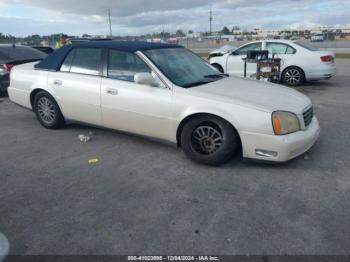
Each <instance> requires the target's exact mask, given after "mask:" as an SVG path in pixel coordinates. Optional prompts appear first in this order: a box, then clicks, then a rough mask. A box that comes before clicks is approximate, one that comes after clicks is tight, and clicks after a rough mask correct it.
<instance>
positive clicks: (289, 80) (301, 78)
mask: <svg viewBox="0 0 350 262" xmlns="http://www.w3.org/2000/svg"><path fill="white" fill-rule="evenodd" d="M282 82H283V83H284V84H286V85H287V86H300V85H302V84H304V82H305V74H304V72H303V70H301V68H299V67H296V66H291V67H288V68H287V69H285V70H284V71H283V73H282Z"/></svg>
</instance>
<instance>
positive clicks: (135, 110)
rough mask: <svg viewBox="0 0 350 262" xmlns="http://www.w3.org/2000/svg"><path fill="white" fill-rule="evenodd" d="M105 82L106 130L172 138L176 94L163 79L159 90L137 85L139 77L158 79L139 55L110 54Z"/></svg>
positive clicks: (155, 87) (103, 99)
mask: <svg viewBox="0 0 350 262" xmlns="http://www.w3.org/2000/svg"><path fill="white" fill-rule="evenodd" d="M106 60H107V61H106V64H107V68H106V77H105V78H103V79H102V85H101V103H102V117H103V124H104V126H106V127H109V128H113V129H118V130H123V131H127V132H132V133H136V134H141V135H146V136H152V137H157V138H163V139H169V138H170V130H171V124H170V120H169V119H170V117H171V112H172V106H171V103H172V91H171V89H169V88H168V87H166V86H165V85H164V84H163V83H162V82H161V81H160V80H159V79H158V80H159V81H158V84H157V85H156V86H148V85H141V84H137V83H135V82H134V76H135V74H136V73H141V72H149V73H152V74H153V76H154V77H155V78H157V77H156V75H155V73H154V72H152V70H151V69H150V68H149V66H148V65H147V64H146V63H145V62H144V61H143V60H142V59H141V58H140V57H139V56H138V55H136V54H134V53H128V52H121V51H118V50H110V51H109V55H108V57H106Z"/></svg>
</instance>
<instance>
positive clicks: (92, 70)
mask: <svg viewBox="0 0 350 262" xmlns="http://www.w3.org/2000/svg"><path fill="white" fill-rule="evenodd" d="M73 53H74V54H73ZM101 55H102V49H100V48H77V49H76V50H74V52H72V51H71V52H70V54H69V55H68V56H67V57H66V59H65V61H64V62H63V65H62V67H61V71H64V70H66V71H69V72H71V73H79V74H86V75H99V72H100V63H101ZM70 59H72V61H71V66H70V70H69V69H68V68H69V64H70ZM62 69H63V70H62Z"/></svg>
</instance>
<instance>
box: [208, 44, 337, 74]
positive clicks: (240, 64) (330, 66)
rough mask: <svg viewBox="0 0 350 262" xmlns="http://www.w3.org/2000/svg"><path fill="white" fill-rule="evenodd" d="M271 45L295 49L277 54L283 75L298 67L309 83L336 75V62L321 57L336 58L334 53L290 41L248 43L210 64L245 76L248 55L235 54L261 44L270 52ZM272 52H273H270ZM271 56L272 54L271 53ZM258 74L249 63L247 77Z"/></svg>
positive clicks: (211, 60) (230, 72)
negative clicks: (323, 59) (307, 47)
mask: <svg viewBox="0 0 350 262" xmlns="http://www.w3.org/2000/svg"><path fill="white" fill-rule="evenodd" d="M269 43H281V44H285V45H289V46H290V47H292V48H293V49H295V53H294V54H276V55H275V57H277V58H281V59H282V61H281V73H282V72H283V71H284V70H285V69H287V68H289V67H291V66H296V67H299V68H301V69H302V70H303V71H304V73H305V79H306V80H307V81H315V80H322V79H329V78H331V77H333V76H335V74H336V65H335V63H334V61H332V62H322V61H321V58H320V57H321V56H327V55H329V56H332V57H333V58H334V57H335V54H334V52H330V51H310V50H308V49H306V48H304V47H301V46H300V45H297V44H296V41H289V40H263V41H254V42H250V43H247V44H245V45H243V46H241V47H239V48H237V49H235V50H231V52H228V53H226V54H224V55H223V56H217V57H212V58H211V59H210V64H212V65H213V64H218V65H220V66H221V67H222V69H223V70H224V73H227V74H229V75H235V76H241V77H242V76H243V75H244V61H243V58H245V57H246V54H240V55H235V52H237V51H238V52H239V51H240V50H241V49H242V48H246V47H247V46H249V45H252V44H259V45H260V50H268V47H267V45H268V44H269ZM269 51H271V50H269ZM270 55H272V53H271V52H270ZM255 73H256V64H254V63H248V64H247V75H248V76H251V75H253V74H255Z"/></svg>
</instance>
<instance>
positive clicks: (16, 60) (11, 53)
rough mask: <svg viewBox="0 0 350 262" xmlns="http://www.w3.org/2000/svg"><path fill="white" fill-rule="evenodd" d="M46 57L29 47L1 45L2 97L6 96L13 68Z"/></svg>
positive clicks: (0, 94)
mask: <svg viewBox="0 0 350 262" xmlns="http://www.w3.org/2000/svg"><path fill="white" fill-rule="evenodd" d="M46 56H47V54H45V53H44V52H41V51H39V50H37V49H34V48H31V47H29V46H22V45H12V44H0V96H4V95H5V94H6V91H7V87H8V86H9V83H10V71H11V69H12V67H14V66H16V65H20V64H24V63H29V62H35V61H39V60H42V59H44V58H45V57H46Z"/></svg>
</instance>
